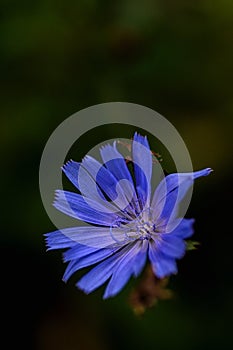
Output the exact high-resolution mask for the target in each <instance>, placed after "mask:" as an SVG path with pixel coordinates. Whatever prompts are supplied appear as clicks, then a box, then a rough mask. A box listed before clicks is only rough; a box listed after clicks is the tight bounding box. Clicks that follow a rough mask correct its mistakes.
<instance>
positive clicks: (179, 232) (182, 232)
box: [168, 219, 195, 239]
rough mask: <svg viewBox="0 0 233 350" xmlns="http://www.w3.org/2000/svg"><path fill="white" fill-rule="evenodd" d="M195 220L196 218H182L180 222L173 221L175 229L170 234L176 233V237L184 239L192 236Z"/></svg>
mask: <svg viewBox="0 0 233 350" xmlns="http://www.w3.org/2000/svg"><path fill="white" fill-rule="evenodd" d="M194 221H195V220H194V219H182V220H181V221H180V222H179V223H178V224H176V223H175V224H174V223H172V225H173V227H175V229H174V230H173V231H171V232H169V234H168V235H174V236H176V237H180V238H183V239H185V238H189V237H191V236H192V235H193V233H194V229H193V224H194ZM168 231H169V229H168Z"/></svg>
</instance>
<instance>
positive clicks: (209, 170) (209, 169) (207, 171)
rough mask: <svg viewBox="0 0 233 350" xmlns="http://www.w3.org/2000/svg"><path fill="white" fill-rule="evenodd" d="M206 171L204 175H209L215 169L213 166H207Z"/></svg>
mask: <svg viewBox="0 0 233 350" xmlns="http://www.w3.org/2000/svg"><path fill="white" fill-rule="evenodd" d="M205 171H206V173H205V174H203V176H208V175H209V174H210V173H212V172H213V171H214V170H213V169H212V168H206V169H205Z"/></svg>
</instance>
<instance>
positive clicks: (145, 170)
mask: <svg viewBox="0 0 233 350" xmlns="http://www.w3.org/2000/svg"><path fill="white" fill-rule="evenodd" d="M132 155H133V163H134V174H135V181H136V189H137V194H138V197H139V200H140V203H141V205H142V206H143V207H144V206H145V204H146V202H147V201H149V200H150V192H151V186H150V184H151V175H152V154H151V150H150V146H149V143H148V141H147V137H143V136H141V135H139V134H137V133H135V135H134V140H133V143H132Z"/></svg>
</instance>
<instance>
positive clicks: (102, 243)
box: [48, 225, 128, 249]
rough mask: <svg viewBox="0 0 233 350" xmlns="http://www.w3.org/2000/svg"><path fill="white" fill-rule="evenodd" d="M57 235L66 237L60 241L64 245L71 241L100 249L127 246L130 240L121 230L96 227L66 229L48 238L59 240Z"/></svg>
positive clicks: (52, 233)
mask: <svg viewBox="0 0 233 350" xmlns="http://www.w3.org/2000/svg"><path fill="white" fill-rule="evenodd" d="M51 235H52V236H51ZM56 235H57V236H58V237H60V236H63V237H64V238H63V237H62V238H59V241H61V242H62V243H63V241H65V242H66V241H70V240H71V241H72V242H75V243H79V244H82V245H85V246H88V247H93V248H98V249H99V248H105V247H109V246H112V245H116V244H117V245H120V244H125V242H126V241H128V239H126V238H127V236H126V235H125V234H124V231H123V229H121V228H110V227H107V228H106V227H95V226H89V225H88V226H78V227H68V228H64V229H61V230H59V231H55V232H51V233H50V234H49V236H48V237H55V238H53V239H56V240H57V238H56ZM51 240H52V238H50V241H51ZM69 244H70V243H69ZM61 248H65V247H61ZM54 249H58V248H54Z"/></svg>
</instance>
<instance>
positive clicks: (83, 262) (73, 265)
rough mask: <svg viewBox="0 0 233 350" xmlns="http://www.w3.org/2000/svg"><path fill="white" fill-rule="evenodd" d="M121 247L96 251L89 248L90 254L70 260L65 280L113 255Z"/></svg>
mask: <svg viewBox="0 0 233 350" xmlns="http://www.w3.org/2000/svg"><path fill="white" fill-rule="evenodd" d="M119 249H120V247H118V248H115V249H97V250H95V251H93V249H89V254H87V255H85V256H83V257H82V258H79V259H74V260H71V261H70V263H69V264H68V266H67V268H66V271H65V273H64V276H63V281H65V282H66V281H67V280H68V279H69V278H70V276H71V275H73V273H75V272H76V271H78V270H80V269H82V268H84V267H87V266H90V265H93V264H96V263H98V262H100V261H102V260H104V259H105V258H107V257H109V256H111V255H113V254H114V253H115V252H116V251H117V250H119Z"/></svg>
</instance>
